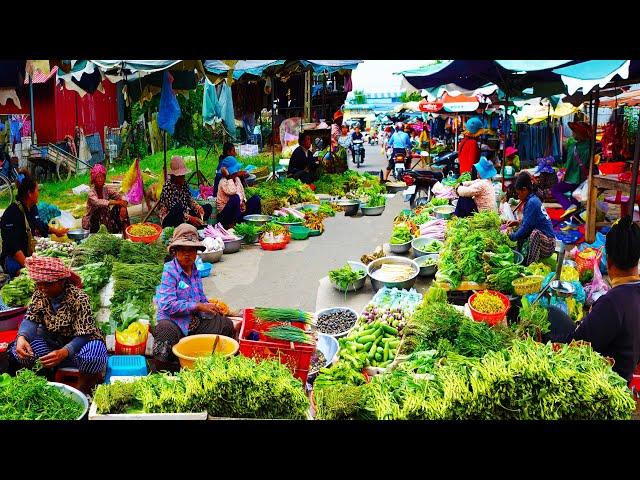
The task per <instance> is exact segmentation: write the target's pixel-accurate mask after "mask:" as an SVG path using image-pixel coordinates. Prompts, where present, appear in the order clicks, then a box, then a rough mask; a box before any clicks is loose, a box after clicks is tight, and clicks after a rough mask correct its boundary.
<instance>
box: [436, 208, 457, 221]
mask: <svg viewBox="0 0 640 480" xmlns="http://www.w3.org/2000/svg"><path fill="white" fill-rule="evenodd" d="M455 211H456V207H453V206H451V205H440V206H438V207H434V209H433V213H435V214H436V217H437V218H442V219H444V220H449V219H450V218H451V215H453V212H455Z"/></svg>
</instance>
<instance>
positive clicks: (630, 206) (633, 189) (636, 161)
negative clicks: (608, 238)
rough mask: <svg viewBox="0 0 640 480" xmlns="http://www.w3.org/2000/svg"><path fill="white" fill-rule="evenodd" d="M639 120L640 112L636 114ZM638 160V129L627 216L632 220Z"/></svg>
mask: <svg viewBox="0 0 640 480" xmlns="http://www.w3.org/2000/svg"><path fill="white" fill-rule="evenodd" d="M638 118H639V119H640V112H638ZM639 159H640V128H639V129H638V131H637V133H636V148H635V151H634V154H633V166H632V167H631V168H632V170H631V172H632V174H631V192H630V193H629V214H630V215H631V219H632V220H633V206H634V205H635V202H636V194H637V193H638V163H639Z"/></svg>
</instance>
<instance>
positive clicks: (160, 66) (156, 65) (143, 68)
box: [91, 60, 182, 73]
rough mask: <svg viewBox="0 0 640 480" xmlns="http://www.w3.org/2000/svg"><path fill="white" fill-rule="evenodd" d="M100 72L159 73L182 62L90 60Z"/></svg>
mask: <svg viewBox="0 0 640 480" xmlns="http://www.w3.org/2000/svg"><path fill="white" fill-rule="evenodd" d="M91 61H92V62H93V63H95V64H96V65H98V67H100V68H101V69H102V70H112V69H123V70H128V71H129V72H130V73H136V72H145V73H152V72H159V71H160V70H166V69H167V68H171V67H173V66H175V65H176V64H178V63H179V62H181V61H182V60H91Z"/></svg>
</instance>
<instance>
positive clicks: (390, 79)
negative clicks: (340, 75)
mask: <svg viewBox="0 0 640 480" xmlns="http://www.w3.org/2000/svg"><path fill="white" fill-rule="evenodd" d="M433 61H434V60H365V61H364V62H362V63H361V64H359V65H358V68H356V69H355V70H354V71H353V75H352V81H353V89H354V90H364V91H365V92H385V91H393V90H398V89H400V82H401V81H402V76H401V75H394V74H393V73H394V72H400V71H402V70H409V69H413V68H418V67H421V66H422V65H428V64H430V63H432V62H433Z"/></svg>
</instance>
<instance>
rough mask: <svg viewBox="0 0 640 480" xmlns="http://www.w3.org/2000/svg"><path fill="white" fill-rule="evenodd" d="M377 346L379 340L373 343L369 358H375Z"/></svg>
mask: <svg viewBox="0 0 640 480" xmlns="http://www.w3.org/2000/svg"><path fill="white" fill-rule="evenodd" d="M377 347H378V342H377V341H375V342H373V345H371V350H369V360H373V358H374V357H375V354H376V349H377Z"/></svg>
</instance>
